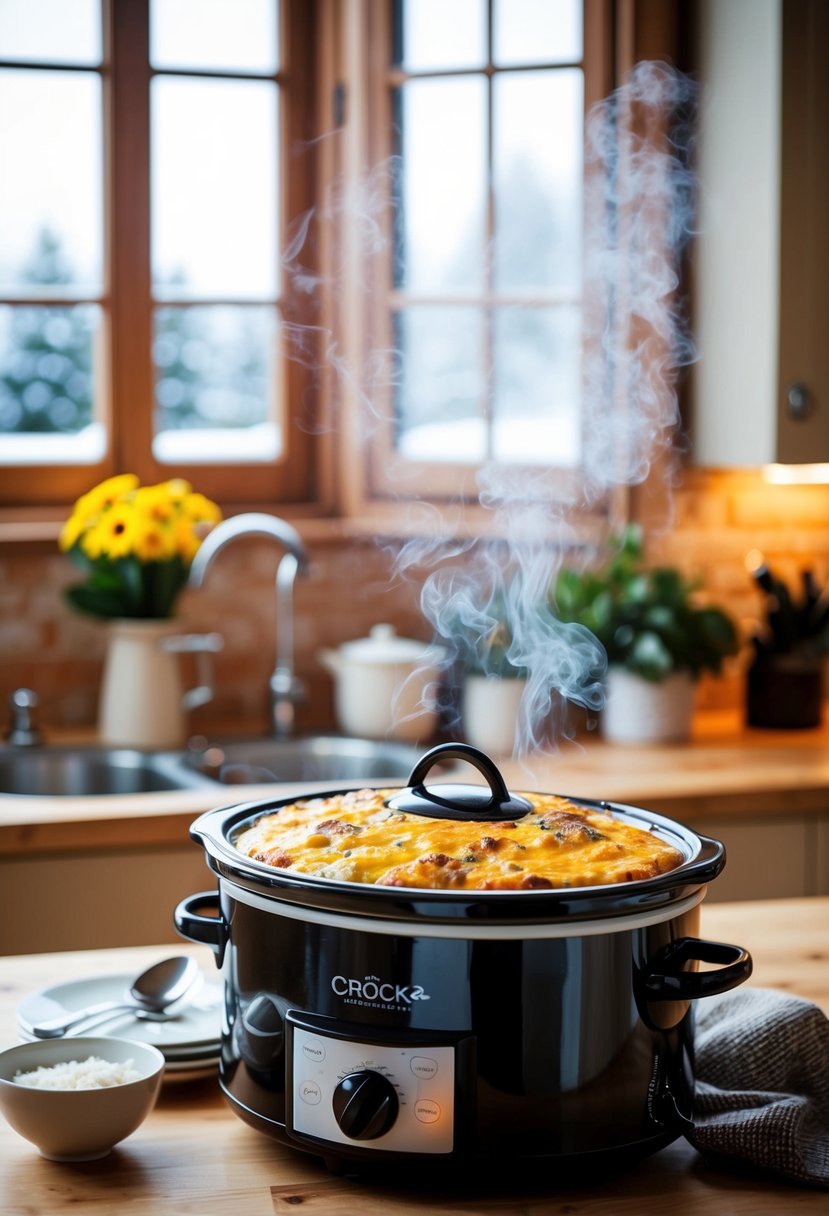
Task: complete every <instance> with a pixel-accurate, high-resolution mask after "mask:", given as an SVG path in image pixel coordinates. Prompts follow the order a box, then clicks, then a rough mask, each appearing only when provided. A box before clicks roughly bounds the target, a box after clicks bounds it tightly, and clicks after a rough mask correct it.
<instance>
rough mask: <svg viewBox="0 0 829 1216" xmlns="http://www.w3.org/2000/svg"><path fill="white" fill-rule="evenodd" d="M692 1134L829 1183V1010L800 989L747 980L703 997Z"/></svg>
mask: <svg viewBox="0 0 829 1216" xmlns="http://www.w3.org/2000/svg"><path fill="white" fill-rule="evenodd" d="M695 1041H696V1074H697V1095H696V1101H695V1108H694V1128H693V1131H691V1132H689V1133H688V1139H689V1140H690V1141H691V1143H692V1144H693V1145H694V1147H695V1148H697V1149H699V1150H700V1152H703V1153H706V1154H708V1153H712V1154H716V1155H717V1156H722V1157H732V1158H738V1159H740V1160H742V1161H746V1162H750V1163H751V1164H753V1165H757V1166H761V1167H763V1168H764V1169H769V1170H773V1171H775V1172H777V1173H780V1174H784V1175H786V1176H787V1177H789V1178H793V1179H796V1180H797V1181H799V1182H806V1183H810V1184H811V1185H813V1186H824V1187H829V1019H827V1017H826V1015H825V1014H824V1013H823V1012H822V1011H821V1010H820V1009H818V1007H817V1005H813V1004H811V1002H809V1001H804V1000H802V999H801V998H800V997H794V996H788V995H785V994H783V993H780V992H771V991H768V990H766V989H762V988H741V989H740V990H739V991H738V992H729V993H726V994H724V995H723V996H719V997H711V998H709V999H708V1000H704V1001H700V1003H699V1005H698V1006H697V1013H696V1036H695Z"/></svg>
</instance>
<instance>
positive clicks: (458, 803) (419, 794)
mask: <svg viewBox="0 0 829 1216" xmlns="http://www.w3.org/2000/svg"><path fill="white" fill-rule="evenodd" d="M442 760H465V761H467V763H469V764H471V765H472V766H473V767H474V768H476V769H477V770H478V772H479V773H480V774H481V775H482V776H483V777H485V778H486V781H487V784H488V786H489V789H488V790H485V789H481V787H480V786H478V785H454V784H452V785H433V786H427V785H426V784H425V781H426V777H427V775H428V773H429V770H430V769H432V768H433V767H434V765H435V764H438V763H440V761H442ZM386 806H388V807H390V808H391V809H392V810H395V811H409V812H411V813H413V814H415V815H428V816H430V818H433V819H463V820H480V821H482V822H489V823H494V822H496V821H498V820H506V819H521V818H522V817H523V816H524V815H526V814H528V813H529V812H530V811H531V810H532V809H533V808H532V803H530V802H528V801H527V800H526V798H519V797H518V796H517V795H515V794H511V793H510V792H509V790H508V789H507V787H506V784H505V782H504V778H503V777H502V776H501V773H500V772H499V770H498V768H497V767H496V766H495V764H494V763H493V761H492V760H491V759H490V758H489V756H487V755H486V753H485V752H482V751H480V750H479V749H478V748H477V747H473V746H472V745H471V744H470V743H439V744H438V745H437V747H433V748H432V749H431V750H430V751H428V752H426V753H425V755H423V756H421V757H420V759H419V760H418V762H417V764H416V765H415V766H414V768H413V769H412V771H411V775H410V776H409V784H408V787H407V788H406V789H404V790H401V791H400V793H398V794H395V796H394V797H393V798H387V799H386Z"/></svg>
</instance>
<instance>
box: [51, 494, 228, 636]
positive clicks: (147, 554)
mask: <svg viewBox="0 0 829 1216" xmlns="http://www.w3.org/2000/svg"><path fill="white" fill-rule="evenodd" d="M220 519H221V511H220V510H219V508H218V507H217V506H216V504H215V503H214V502H211V501H210V499H209V498H205V496H204V495H203V494H197V493H195V492H194V491H193V490H192V489H191V488H190V485H189V484H188V483H187V482H186V481H182V480H180V479H174V480H172V481H164V482H162V483H161V484H160V485H156V486H142V485H140V483H139V481H138V478H137V477H136V476H134V475H133V474H132V473H124V474H122V475H120V476H118V477H109V478H108V479H107V480H106V481H102V482H101V484H100V485H98V486H95V487H94V489H92V490H90V491H89V493H88V494H84V495H83V496H82V497H81V498H79V499H78V501H77V502H76V503H75V506H74V508H73V510H72V514H71V515H70V517H69V519H68V520H67V521H66V523H65V524H64V526H63V529H62V531H61V534H60V541H59V544H60V548H61V549H62V550H63V552H64V553H67V554H69V556H70V557H71V558H72V560H73V561H74V562H75V563H76V564H77V565H79V566H80V567H81V568H82V569H83V570H85V571H86V574H87V578H86V581H85V582H83V583H78V584H77V585H75V586H73V587H70V588H68V590H67V592H66V596H67V599H68V600H69V603H70V604H71V605H72V606H73V607H74V608H77V609H78V610H79V611H80V612H85V613H88V614H89V615H91V616H98V617H107V618H110V617H138V618H143V619H156V620H164V619H166V618H168V617H171V616H172V615H173V611H174V609H175V602H176V598H177V597H178V594H179V592H180V591H181V589H182V588H183V586H184V584H185V583H186V582H187V576H188V573H189V571H190V563H191V562H192V560H193V557H194V556H195V553H196V551H197V549H198V548H199V545H200V544H201V542H202V540H203V539H204V537H205V536H206V535H207V533H208V532H209V531H210V529H211V528H212V527H213V525H214V524H216V523H218V522H219V520H220Z"/></svg>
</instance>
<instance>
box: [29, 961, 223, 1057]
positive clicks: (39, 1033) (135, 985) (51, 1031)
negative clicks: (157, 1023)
mask: <svg viewBox="0 0 829 1216" xmlns="http://www.w3.org/2000/svg"><path fill="white" fill-rule="evenodd" d="M198 977H199V965H198V963H197V962H196V960H195V959H194V958H187V957H186V956H184V955H177V956H176V957H175V958H165V959H163V960H162V961H161V962H160V963H153V965H152V967H148V968H147V970H146V971H142V973H141V975H139V976H138V977H137V978H136V979H135V980H133V982H132V984H131V985H130V986H129V988H128V989H127V991H126V993H125V994H124V1000H123V1001H104V1002H103V1003H102V1004H100V1005H88V1006H87V1008H86V1009H81V1010H78V1011H77V1012H76V1013H71V1014H69V1015H68V1016H66V1015H64V1016H63V1017H60V1018H52V1019H51V1020H50V1021H47V1022H41V1023H40V1025H39V1026H32V1027H31V1033H32V1034H33V1035H34V1036H35V1038H37V1039H58V1038H60V1036H61V1035H63V1034H66V1031H67V1030H70V1029H71V1028H72V1027H73V1026H77V1025H78V1023H79V1022H86V1021H88V1020H89V1019H90V1018H99V1017H100V1016H101V1015H102V1014H105V1013H114V1012H116V1011H117V1010H120V1009H127V1010H132V1011H133V1012H134V1013H136V1014H140V1013H150V1014H152V1013H161V1012H162V1011H163V1010H164V1009H166V1008H167V1006H168V1005H172V1004H173V1002H174V1001H178V1000H180V999H181V998H182V997H183V996H184V995H185V993H186V992H188V991H189V990H190V988H192V987H193V984H194V983H195V982H196V980H197V979H198Z"/></svg>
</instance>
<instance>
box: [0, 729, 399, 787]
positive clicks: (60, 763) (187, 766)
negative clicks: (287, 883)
mask: <svg viewBox="0 0 829 1216" xmlns="http://www.w3.org/2000/svg"><path fill="white" fill-rule="evenodd" d="M419 755H420V750H419V749H417V748H414V747H409V746H407V745H406V744H404V743H393V742H386V741H384V740H373V739H351V738H346V737H344V736H339V735H308V736H300V737H297V738H294V739H274V738H270V737H268V738H251V739H238V738H237V739H229V740H224V741H219V742H216V743H213V742H205V741H202V742H201V743H200V745H199V746H193V745H191V746H190V747H189V748H187V750H186V751H165V752H142V751H137V750H134V749H132V748H122V747H103V746H78V747H51V746H43V747H40V746H34V747H0V794H20V795H25V796H29V797H32V796H40V797H61V796H64V797H88V796H90V795H101V794H146V793H154V792H157V791H161V790H181V789H184V790H187V789H213V790H216V789H217V787H218V786H221V785H258V784H262V783H269V782H274V781H280V782H296V781H309V782H310V781H328V782H332V783H334V784H339V783H340V782H344V783H346V784H351V783H352V782H355V781H357V782H359V781H367V782H368V781H372V782H375V781H377V780H378V779H379V780H386V779H388V780H392V781H398V780H400V781H402V780H405V779H406V778H407V777H408V775H409V773H410V771H411V769H412V768H413V766H414V764H415V762H416V761H417V759H418V757H419Z"/></svg>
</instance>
